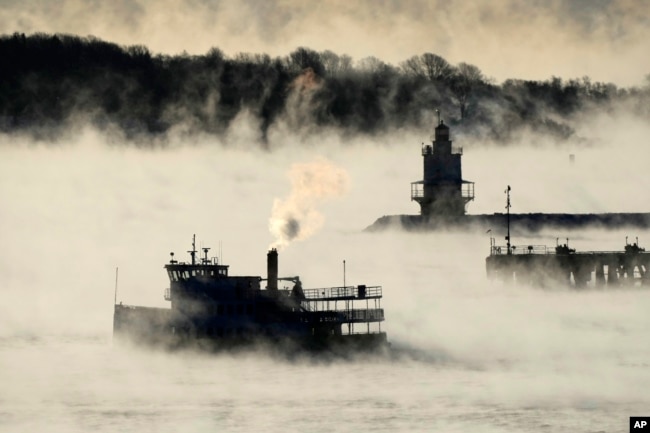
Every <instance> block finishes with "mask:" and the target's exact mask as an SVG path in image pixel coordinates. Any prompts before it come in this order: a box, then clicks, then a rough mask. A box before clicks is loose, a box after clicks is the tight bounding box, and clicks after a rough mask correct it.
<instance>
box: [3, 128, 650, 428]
mask: <svg viewBox="0 0 650 433" xmlns="http://www.w3.org/2000/svg"><path fill="white" fill-rule="evenodd" d="M82 138H83V137H82ZM85 140H87V141H89V142H92V140H93V138H92V137H90V138H88V137H86V138H85ZM81 141H82V142H83V140H81ZM416 144H417V143H416ZM415 147H416V149H415V155H412V153H413V152H411V151H410V150H409V152H404V151H403V150H400V149H399V148H374V147H373V148H372V152H370V151H369V149H371V148H370V147H364V148H349V149H347V150H341V149H340V148H336V149H337V150H336V152H331V153H330V154H326V155H325V157H328V158H329V160H330V162H331V163H332V164H335V165H337V166H338V167H340V168H342V169H343V170H344V171H345V172H346V173H348V178H347V180H345V182H347V187H346V188H341V189H340V190H336V191H335V192H334V193H332V194H330V196H327V197H325V196H324V195H323V193H322V192H319V191H311V192H310V191H307V192H306V193H305V194H302V195H300V194H292V192H291V191H292V187H291V178H290V177H288V175H287V173H291V167H292V164H293V162H294V161H299V162H304V161H307V162H310V161H311V162H313V161H314V159H313V158H314V155H313V153H314V152H313V151H312V150H311V149H308V150H306V151H305V150H301V151H295V150H294V149H287V150H279V151H277V152H272V153H256V152H253V151H250V150H237V151H232V152H231V151H226V150H223V149H222V150H220V151H219V152H216V151H215V150H214V149H213V148H212V147H210V146H197V147H180V148H172V149H166V150H138V149H132V148H129V147H126V146H125V147H121V146H116V147H110V146H106V145H104V144H92V143H91V144H88V143H86V144H84V143H81V144H77V145H74V146H72V145H71V146H68V147H66V146H59V147H56V146H55V147H47V146H45V147H39V146H35V147H30V146H13V145H12V146H11V147H7V146H6V147H5V148H3V156H4V158H3V159H2V160H1V161H0V186H1V188H0V200H1V202H2V203H3V210H2V213H1V214H0V215H1V218H2V220H1V222H2V224H0V240H1V242H2V247H3V248H2V249H3V254H2V256H1V257H0V291H1V292H0V293H1V294H2V297H3V298H2V302H1V303H0V431H3V432H5V431H6V432H30V433H31V432H35V431H48V432H88V431H95V432H104V431H105V432H109V431H110V432H114V431H121V432H143V431H151V432H177V431H183V432H214V431H228V432H238V431H241V432H250V431H270V432H276V431H277V432H286V431H296V432H306V431H309V432H331V431H341V432H360V431H385V432H414V431H422V432H425V431H426V432H429V431H440V432H466V431H476V432H563V431H572V432H625V431H628V422H629V417H630V416H648V415H650V393H648V389H650V340H648V335H650V314H648V311H649V309H650V291H649V290H648V288H647V287H646V288H641V287H627V288H620V289H612V290H602V289H598V290H596V289H589V290H582V291H571V290H567V289H565V288H561V287H556V288H550V289H547V290H539V289H533V288H530V287H523V286H512V285H503V284H498V283H495V282H489V281H488V280H487V279H486V274H485V261H484V260H485V256H486V255H487V254H488V252H489V246H490V236H495V237H496V238H497V239H502V236H503V234H504V228H502V227H494V228H492V231H491V232H490V233H483V232H476V231H471V230H467V231H460V232H437V233H404V232H400V231H395V230H389V231H386V232H382V233H364V232H362V229H363V228H364V227H365V226H367V225H369V224H371V223H372V222H373V221H374V219H375V218H377V217H380V216H382V215H384V214H398V213H415V212H417V207H416V206H415V205H414V204H413V203H410V202H409V190H408V187H409V183H408V182H409V181H412V180H415V179H417V178H418V177H419V176H420V173H419V171H420V169H421V167H420V160H419V153H418V152H419V147H418V146H415ZM301 149H302V148H301ZM359 149H361V150H362V151H360V150H359ZM411 150H412V149H411ZM319 153H320V152H319ZM492 153H493V151H492V150H491V151H490V152H485V153H484V156H485V155H490V157H491V158H493V160H492V163H493V164H496V163H498V161H499V155H498V154H492ZM468 155H470V153H468V152H466V154H465V158H468V157H469V156H468ZM315 161H316V162H318V160H315ZM396 162H399V164H395V163H396ZM411 165H412V167H411ZM513 166H514V165H513ZM402 167H404V169H403V170H402ZM407 167H410V168H407ZM469 167H470V169H471V168H472V166H471V165H470V166H469ZM477 170H478V169H477ZM468 171H469V173H470V174H471V173H472V171H470V170H468ZM575 171H576V173H573V174H572V176H573V175H576V176H578V175H582V176H583V177H580V183H579V184H575V183H574V184H572V185H574V186H576V185H579V186H580V187H579V188H578V187H576V188H574V189H572V190H569V189H566V188H565V189H563V186H562V183H561V182H560V183H553V182H555V181H557V179H558V178H559V179H560V180H561V181H562V182H563V181H566V176H564V175H563V176H555V175H551V176H549V177H547V178H544V177H543V176H544V170H543V169H540V171H539V173H537V176H536V177H526V176H524V175H523V174H522V173H518V176H516V177H515V178H513V179H509V180H508V183H511V184H512V187H513V191H512V194H513V211H516V210H518V209H521V208H522V207H524V206H529V207H530V208H533V209H539V210H547V211H553V210H557V209H558V208H561V205H562V203H570V206H571V208H570V209H566V210H567V211H576V208H578V207H579V206H582V209H583V210H584V211H602V210H621V209H620V208H617V207H613V206H614V205H615V202H611V201H609V202H608V201H607V200H608V199H612V200H616V201H620V202H624V203H627V204H630V203H633V202H634V201H635V200H636V201H637V202H638V200H637V198H638V195H637V194H636V193H635V192H634V191H635V189H634V188H632V185H631V183H634V187H635V188H636V187H637V186H638V185H637V184H638V182H639V179H629V182H630V184H628V185H627V186H628V188H620V189H618V190H617V191H618V192H617V194H610V195H607V194H601V193H602V190H600V189H598V188H602V187H603V186H604V185H605V183H603V181H602V180H600V181H599V180H598V179H596V178H594V179H595V180H594V181H595V182H596V185H598V188H596V189H593V188H592V187H591V186H590V185H592V183H591V182H590V180H591V179H592V177H590V176H591V175H587V174H586V173H582V174H581V173H580V169H579V167H578V168H576V169H575ZM470 174H468V177H469V178H471V179H472V180H474V181H476V182H477V185H481V188H483V190H482V191H487V190H488V188H492V189H494V188H496V187H497V186H495V183H496V184H497V185H498V188H499V189H500V190H499V193H498V194H493V196H494V197H497V199H498V200H502V199H504V198H505V197H501V191H502V190H503V187H505V185H500V184H499V183H498V182H495V181H494V179H493V178H492V177H491V176H492V173H488V172H487V170H486V172H485V173H483V172H481V173H478V172H476V173H475V174H474V175H473V176H471V175H470ZM540 179H541V181H542V182H545V183H546V184H547V186H548V191H549V192H548V194H545V193H544V192H543V191H545V190H540V189H535V184H531V182H538V181H540ZM617 179H618V180H617V182H618V183H621V182H624V180H623V178H617ZM338 181H341V179H338V180H337V182H338ZM641 181H642V183H641V184H643V182H646V183H647V180H641ZM345 182H342V183H341V185H343V184H344V183H345ZM635 182H636V183H635ZM341 185H339V186H341ZM617 185H618V184H617ZM343 186H345V185H343ZM617 187H618V186H617ZM559 190H563V192H562V194H564V195H563V196H561V197H562V203H558V202H556V201H554V200H555V198H557V196H556V195H554V194H555V193H556V192H557V191H559ZM645 190H647V188H646V189H645ZM372 191H374V192H372ZM480 191H481V190H478V186H477V199H476V203H472V204H471V205H470V210H471V211H473V212H477V213H478V212H485V211H487V209H491V210H490V211H495V212H500V211H501V209H502V206H503V205H504V203H502V202H497V203H492V202H493V201H496V200H497V199H495V200H491V201H490V202H489V203H486V202H485V201H481V200H482V199H481V197H484V196H485V195H486V194H487V193H485V194H484V195H480V194H479V192H480ZM531 191H536V193H535V194H530V192H531ZM490 194H491V193H490ZM572 194H573V195H572ZM291 197H294V198H296V197H298V198H299V199H300V200H299V201H300V202H301V205H299V206H296V207H295V208H293V210H294V211H295V212H297V213H296V215H298V216H299V220H300V221H301V223H304V227H309V230H310V232H309V234H310V236H306V237H305V238H303V239H300V240H298V239H295V240H294V242H290V243H289V244H288V245H287V246H286V247H284V248H282V249H281V251H280V256H279V269H280V274H281V275H282V276H293V275H300V277H301V281H302V282H303V286H304V287H305V288H318V287H327V286H337V285H341V284H342V283H343V281H344V279H345V281H346V282H347V284H368V285H382V286H383V293H384V299H383V301H382V307H383V308H384V310H385V316H386V321H385V322H384V323H383V324H382V329H383V330H385V331H386V332H387V333H388V338H389V341H390V342H391V343H392V345H393V348H394V352H395V353H394V354H393V355H392V356H388V357H355V358H350V359H339V360H331V359H329V360H327V359H318V358H309V357H301V356H295V357H289V358H286V357H285V358H282V357H278V356H273V355H270V354H268V353H262V352H250V353H240V354H218V355H207V354H201V353H192V352H182V353H171V354H170V353H164V352H157V351H148V350H145V349H142V348H138V347H125V346H119V345H114V344H113V342H112V336H111V329H112V308H113V302H114V300H115V299H117V301H118V302H124V303H125V304H133V305H148V306H165V305H166V302H165V301H164V300H163V296H162V295H163V291H164V289H165V287H168V282H167V281H166V276H165V274H164V270H163V268H162V266H163V264H164V263H165V262H166V261H167V260H169V252H170V251H176V253H177V256H176V257H177V258H180V259H184V258H183V257H184V254H185V253H184V252H185V251H187V250H188V249H190V242H191V236H192V234H194V233H196V234H197V247H202V246H208V247H211V248H212V250H211V255H212V253H215V254H217V255H219V256H220V258H221V259H222V261H223V262H224V263H226V264H229V265H230V273H231V274H232V275H263V274H264V273H265V269H266V267H265V260H266V250H267V248H268V247H269V246H271V245H273V243H274V242H275V241H277V239H274V237H273V236H272V235H271V234H270V231H269V224H268V221H269V218H270V216H271V214H272V212H273V209H274V203H276V200H280V199H287V200H288V198H291ZM601 197H603V200H599V199H600V198H601ZM608 197H609V198H608ZM534 200H537V201H536V202H535V201H534ZM616 203H618V202H616ZM623 210H626V211H644V210H647V209H634V208H626V209H623ZM567 237H569V238H570V245H571V247H574V248H577V249H578V250H583V251H584V250H598V249H600V250H621V249H622V248H623V246H624V243H625V239H626V237H629V239H630V240H632V239H635V238H636V237H638V240H639V243H640V245H641V246H648V244H647V239H650V232H649V231H647V230H646V231H638V230H637V231H632V230H615V231H605V230H585V231H579V232H575V231H574V232H570V233H567V232H565V231H561V230H549V231H545V232H542V233H536V234H534V235H531V234H524V233H517V232H516V231H515V232H513V242H514V243H516V244H518V245H522V244H523V245H532V244H534V245H539V244H546V245H551V246H553V245H554V244H555V242H556V238H562V239H564V238H567ZM500 243H503V242H500ZM344 260H345V263H346V266H345V273H344V271H343V261H344ZM116 268H117V269H118V272H116ZM116 274H117V277H118V278H117V279H116ZM116 280H117V281H116Z"/></svg>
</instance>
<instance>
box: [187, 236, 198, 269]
mask: <svg viewBox="0 0 650 433" xmlns="http://www.w3.org/2000/svg"><path fill="white" fill-rule="evenodd" d="M188 253H190V255H191V256H192V264H193V265H195V264H196V259H195V256H196V235H192V251H188Z"/></svg>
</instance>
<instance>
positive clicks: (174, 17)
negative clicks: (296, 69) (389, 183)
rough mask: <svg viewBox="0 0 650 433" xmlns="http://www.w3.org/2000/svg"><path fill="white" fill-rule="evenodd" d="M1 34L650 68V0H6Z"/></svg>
mask: <svg viewBox="0 0 650 433" xmlns="http://www.w3.org/2000/svg"><path fill="white" fill-rule="evenodd" d="M0 4H1V5H2V7H1V8H0V33H3V34H11V33H14V32H24V33H27V34H31V33H35V32H45V33H67V34H75V35H79V36H89V35H92V36H95V37H98V38H101V39H104V40H107V41H112V42H115V43H118V44H122V45H145V46H147V47H148V48H149V49H150V50H151V51H152V52H153V53H165V54H180V53H182V52H187V53H189V54H204V53H206V52H207V51H208V50H209V49H210V48H212V47H217V48H219V49H221V50H222V51H223V52H225V53H226V54H227V55H229V56H233V55H235V54H237V53H240V52H248V53H266V54H269V55H271V56H274V57H275V56H283V55H287V54H288V53H290V52H291V51H293V50H294V49H296V48H297V47H307V48H311V49H314V50H317V51H324V50H331V51H333V52H335V53H337V54H347V55H350V56H352V58H353V59H355V60H361V59H363V58H365V57H369V56H374V57H376V58H378V59H380V60H383V61H384V62H387V63H390V64H393V65H399V63H400V62H402V61H404V60H406V59H407V58H409V57H411V56H413V55H419V54H422V53H425V52H431V53H435V54H438V55H440V56H442V57H444V58H445V59H447V60H448V61H449V62H450V63H452V64H458V63H460V62H466V63H471V64H474V65H476V66H478V67H479V68H480V69H481V70H482V71H483V72H484V74H485V75H486V76H487V77H489V78H493V79H494V80H495V81H496V82H497V83H498V82H502V81H503V80H506V79H508V78H521V79H534V80H545V79H548V78H550V77H551V76H559V77H562V78H567V79H568V78H581V77H583V76H589V77H590V78H591V79H592V80H594V81H603V82H612V83H614V84H617V85H619V86H625V87H629V86H640V85H644V84H645V83H646V77H647V76H648V75H649V74H650V56H649V55H648V53H649V52H650V49H649V48H650V42H648V41H650V0H616V1H614V0H573V1H571V0H549V1H545V0H491V1H483V0H479V1H458V0H410V1H398V0H378V1H371V0H361V1H354V2H350V1H346V0H324V1H318V2H307V1H299V0H272V1H266V0H238V1H225V0H159V1H156V2H147V1H144V0H115V1H112V2H102V1H98V0H52V1H48V2H44V1H39V0H2V1H0Z"/></svg>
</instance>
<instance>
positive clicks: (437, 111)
mask: <svg viewBox="0 0 650 433" xmlns="http://www.w3.org/2000/svg"><path fill="white" fill-rule="evenodd" d="M436 113H437V114H438V125H440V110H436Z"/></svg>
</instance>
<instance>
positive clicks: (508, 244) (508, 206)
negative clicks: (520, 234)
mask: <svg viewBox="0 0 650 433" xmlns="http://www.w3.org/2000/svg"><path fill="white" fill-rule="evenodd" d="M506 196H507V199H506V226H507V229H508V234H507V235H506V241H507V242H506V248H507V249H508V252H507V254H510V185H508V189H506Z"/></svg>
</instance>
